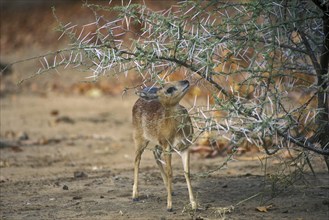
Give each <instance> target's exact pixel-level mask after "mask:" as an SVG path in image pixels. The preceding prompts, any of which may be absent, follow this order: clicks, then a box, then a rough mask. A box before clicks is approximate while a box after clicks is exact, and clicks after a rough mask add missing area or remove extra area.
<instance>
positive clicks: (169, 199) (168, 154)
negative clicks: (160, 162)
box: [164, 146, 173, 212]
mask: <svg viewBox="0 0 329 220" xmlns="http://www.w3.org/2000/svg"><path fill="white" fill-rule="evenodd" d="M164 158H165V162H166V174H167V181H168V182H167V211H168V212H171V211H172V176H173V175H172V167H171V150H170V147H169V146H168V147H166V148H165V154H164Z"/></svg>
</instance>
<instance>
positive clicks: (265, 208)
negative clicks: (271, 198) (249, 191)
mask: <svg viewBox="0 0 329 220" xmlns="http://www.w3.org/2000/svg"><path fill="white" fill-rule="evenodd" d="M272 207H273V205H268V206H258V207H256V210H257V211H259V212H268V211H269V210H270V209H271V208H272Z"/></svg>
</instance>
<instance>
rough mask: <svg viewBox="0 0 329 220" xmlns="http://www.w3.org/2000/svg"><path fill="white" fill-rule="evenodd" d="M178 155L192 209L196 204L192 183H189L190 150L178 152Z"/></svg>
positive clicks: (195, 207)
mask: <svg viewBox="0 0 329 220" xmlns="http://www.w3.org/2000/svg"><path fill="white" fill-rule="evenodd" d="M180 155H181V157H182V162H183V168H184V176H185V179H186V184H187V189H188V194H189V197H190V203H191V206H192V209H194V210H195V209H197V204H196V202H195V198H194V194H193V190H192V184H191V179H190V152H189V150H188V149H186V150H184V151H182V152H180Z"/></svg>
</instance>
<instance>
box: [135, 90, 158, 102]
mask: <svg viewBox="0 0 329 220" xmlns="http://www.w3.org/2000/svg"><path fill="white" fill-rule="evenodd" d="M158 90H159V88H157V87H145V88H144V89H143V90H141V91H137V92H136V95H138V96H139V97H141V98H142V99H144V100H146V101H152V100H157V99H158V95H157V92H158Z"/></svg>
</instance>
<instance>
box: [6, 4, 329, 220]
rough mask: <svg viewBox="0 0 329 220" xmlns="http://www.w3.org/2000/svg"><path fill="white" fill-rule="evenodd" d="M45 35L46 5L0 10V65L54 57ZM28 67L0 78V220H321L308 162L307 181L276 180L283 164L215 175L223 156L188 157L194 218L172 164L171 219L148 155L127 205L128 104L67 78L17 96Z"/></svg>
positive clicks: (326, 204)
mask: <svg viewBox="0 0 329 220" xmlns="http://www.w3.org/2000/svg"><path fill="white" fill-rule="evenodd" d="M16 2H17V1H16ZM59 2H60V1H59ZM17 10H19V13H17ZM13 11H15V13H13ZM72 11H75V12H76V13H73V14H72ZM57 12H58V13H59V15H60V17H63V18H65V19H66V20H72V19H73V20H80V22H82V23H83V22H86V21H88V16H85V14H83V13H84V12H83V10H81V6H80V3H79V5H78V4H77V3H74V4H72V5H69V4H61V5H59V6H58V7H57ZM89 15H90V14H89ZM13 16H14V17H13ZM91 16H92V15H91ZM82 17H83V20H81V18H82ZM54 26H55V22H54V19H53V16H52V14H51V10H50V8H49V7H48V6H47V7H45V6H43V8H35V7H34V6H33V7H32V6H31V7H30V8H29V9H28V10H26V9H24V8H16V5H14V6H13V8H12V9H10V10H9V9H8V10H7V9H6V10H2V11H1V54H0V55H1V56H0V61H1V62H4V63H10V62H14V61H16V60H20V59H23V58H26V57H31V56H35V55H40V54H42V53H45V52H47V51H50V50H54V49H56V48H58V47H59V45H62V43H55V41H56V40H57V37H58V35H54V33H53V31H52V30H53V28H54ZM50 42H51V43H50ZM62 46H63V45H62ZM37 65H39V64H38V61H33V62H29V63H20V64H17V65H15V66H14V67H13V70H12V72H11V73H8V74H6V75H5V76H1V78H0V82H1V83H0V92H1V93H0V110H1V111H0V219H24V220H25V219H33V220H34V219H295V220H297V219H299V220H301V219H305V220H308V219H316V220H318V219H328V217H329V186H328V183H329V176H328V173H327V172H326V170H325V165H324V163H323V161H322V159H321V158H320V157H315V156H312V158H311V159H312V160H311V162H312V164H313V167H314V170H315V173H316V177H314V176H313V175H312V173H311V172H310V171H309V169H306V172H305V173H304V175H297V174H298V172H297V173H296V174H294V173H291V174H292V175H286V174H287V173H289V169H291V168H294V167H295V166H294V164H293V163H292V164H290V163H289V164H285V163H284V161H283V160H282V159H278V158H277V157H273V158H270V159H264V155H263V154H262V153H257V154H256V153H250V152H249V153H248V154H243V155H241V156H237V157H234V158H233V160H231V161H230V162H229V163H228V164H227V165H224V166H222V165H223V164H225V162H226V161H227V159H228V156H219V157H215V158H212V159H203V158H201V157H200V155H199V154H197V153H195V154H193V155H192V158H191V171H192V185H193V188H194V191H195V194H196V197H197V202H198V204H199V210H198V211H192V210H190V208H189V205H188V203H189V202H188V192H187V188H186V184H185V179H184V175H183V169H182V166H181V162H180V158H179V157H178V156H177V155H175V156H174V157H173V166H174V193H175V196H174V197H173V208H174V211H173V212H167V211H166V190H165V188H164V186H163V182H162V179H161V176H160V173H159V171H158V169H157V166H156V163H155V161H154V159H153V155H152V152H151V149H148V150H146V152H145V153H144V155H143V158H142V163H141V170H140V173H141V174H140V194H141V199H140V201H139V202H133V201H132V200H131V193H132V184H133V157H134V146H133V140H132V130H131V108H132V105H133V103H134V101H135V100H136V98H137V97H136V96H135V95H133V94H127V95H126V96H124V97H122V96H121V95H120V93H121V91H122V88H123V86H121V87H120V86H117V85H118V83H117V81H115V82H111V83H109V84H107V83H105V86H103V87H102V88H103V90H100V89H99V86H102V84H98V85H96V86H92V87H90V85H89V86H86V84H80V83H79V81H81V79H83V76H84V75H83V74H86V73H79V74H77V72H75V71H71V70H68V71H66V72H60V73H59V74H56V73H50V74H47V75H45V76H43V77H38V78H36V79H33V80H30V81H27V82H26V83H24V84H23V85H22V86H20V87H17V86H16V83H17V82H18V81H19V80H20V79H22V78H24V77H26V76H28V75H30V74H31V73H33V72H35V70H36V69H37V68H36V66H37ZM108 80H113V79H105V81H108ZM114 85H116V86H114ZM130 85H131V84H130ZM183 104H184V105H186V106H187V107H189V106H190V103H189V102H184V103H183ZM259 158H263V159H262V160H260V159H259ZM282 167H285V171H284V172H283V173H281V172H279V171H280V170H281V169H280V168H282ZM219 168H221V169H219ZM265 168H266V169H265ZM212 170H217V171H215V172H210V171H212ZM299 174H300V173H299Z"/></svg>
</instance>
